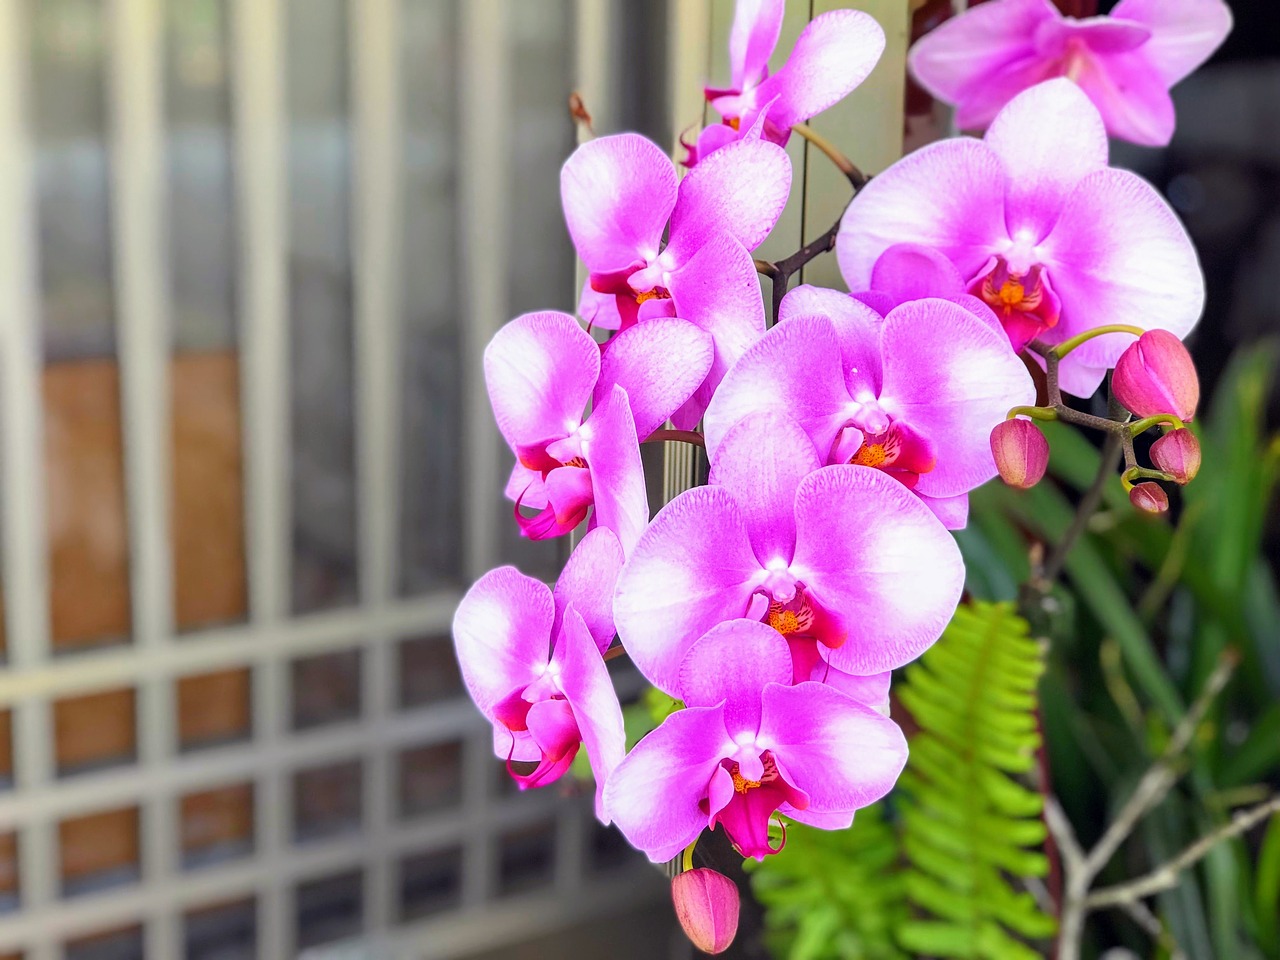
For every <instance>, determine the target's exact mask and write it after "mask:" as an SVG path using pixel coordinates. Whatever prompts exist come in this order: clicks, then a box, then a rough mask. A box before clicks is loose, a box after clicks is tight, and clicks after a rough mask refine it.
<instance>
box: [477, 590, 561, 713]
mask: <svg viewBox="0 0 1280 960" xmlns="http://www.w3.org/2000/svg"><path fill="white" fill-rule="evenodd" d="M554 619H555V605H554V602H553V601H552V598H551V591H550V590H549V589H548V588H547V585H546V584H545V583H543V582H542V581H540V580H535V579H534V578H533V577H526V576H525V575H524V574H522V573H521V572H520V571H519V570H517V569H516V568H515V567H499V568H498V569H496V570H490V571H489V572H488V573H486V574H485V575H484V576H483V577H481V578H480V579H479V580H477V581H476V582H475V584H474V585H473V586H472V587H471V589H470V590H468V591H467V594H466V596H465V597H463V598H462V602H461V603H460V604H458V610H457V612H456V613H455V614H454V616H453V644H454V649H455V651H456V653H457V657H458V667H459V669H460V671H461V673H462V680H463V682H464V683H465V684H466V687H467V691H468V692H469V693H470V694H471V699H472V700H474V701H475V705H476V706H477V707H478V708H479V709H480V712H481V713H482V714H484V716H485V717H486V718H487V719H489V720H491V721H492V720H494V718H495V714H494V709H495V707H496V706H497V705H498V704H499V703H501V702H502V701H504V700H506V699H507V698H508V697H509V696H511V694H512V693H515V692H517V691H519V690H521V689H523V688H524V687H525V686H527V685H528V684H530V683H532V682H533V681H534V680H535V679H536V678H537V677H538V675H539V670H540V669H541V668H543V667H545V666H546V663H547V657H548V656H549V655H550V652H551V624H552V622H553V620H554Z"/></svg>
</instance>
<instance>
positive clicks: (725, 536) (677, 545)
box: [613, 487, 764, 696]
mask: <svg viewBox="0 0 1280 960" xmlns="http://www.w3.org/2000/svg"><path fill="white" fill-rule="evenodd" d="M763 580H764V571H763V570H762V569H761V567H760V564H759V561H757V560H756V558H755V554H754V553H753V552H752V550H751V541H750V539H749V538H748V536H747V527H746V524H745V522H744V521H743V517H742V511H741V510H740V509H739V508H738V505H737V504H736V503H735V502H734V500H733V497H732V496H731V495H730V494H729V492H728V491H727V490H725V489H724V488H722V487H695V488H694V489H693V490H688V491H686V492H685V493H682V494H681V495H680V496H678V497H676V498H675V499H674V500H672V501H671V502H670V503H669V504H667V505H666V506H665V507H663V508H662V510H661V511H659V513H658V515H657V516H656V517H654V518H653V522H652V523H651V524H649V528H648V529H647V530H645V532H644V535H643V536H642V537H641V538H640V542H639V543H638V544H636V547H635V549H634V550H633V551H632V553H631V555H630V556H629V557H628V559H627V564H626V566H624V567H623V568H622V573H621V575H620V576H619V577H618V592H617V593H616V594H615V596H614V603H613V613H614V618H615V619H616V621H617V626H618V633H619V634H620V635H621V637H622V643H623V645H624V646H625V647H626V649H627V654H628V656H629V657H630V658H631V661H632V662H633V663H634V664H635V665H636V667H637V668H638V669H639V670H640V672H641V673H643V674H644V675H645V677H646V678H647V679H648V680H649V682H650V683H652V684H653V685H654V686H656V687H658V688H660V689H662V690H664V691H666V692H667V693H669V694H671V695H672V696H678V695H679V686H680V662H681V661H682V660H683V659H684V655H685V653H686V652H687V651H688V649H689V647H690V646H691V645H692V644H693V643H694V641H695V640H697V639H698V638H699V637H701V636H702V635H703V634H704V633H706V632H707V631H708V630H709V629H711V627H713V626H715V625H716V624H717V623H720V622H721V621H723V620H733V619H736V618H738V617H741V616H742V615H743V613H744V612H745V611H746V609H747V604H748V602H749V601H750V599H751V595H752V593H754V592H755V590H756V588H757V587H758V586H759V584H760V583H762V582H763Z"/></svg>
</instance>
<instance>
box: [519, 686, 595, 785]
mask: <svg viewBox="0 0 1280 960" xmlns="http://www.w3.org/2000/svg"><path fill="white" fill-rule="evenodd" d="M528 723H529V735H530V736H531V737H532V738H533V742H534V743H536V744H537V745H538V749H539V750H541V751H542V756H543V757H544V758H545V759H548V760H553V761H554V760H561V759H563V758H564V757H565V756H566V755H568V754H569V753H570V752H573V753H577V750H578V744H580V743H581V742H582V738H581V736H580V735H579V734H578V724H577V722H576V721H575V720H574V718H573V710H572V709H571V708H570V706H569V704H568V703H567V702H566V701H564V700H539V701H538V702H537V703H535V704H533V705H532V706H531V707H530V708H529V720H528ZM545 782H548V783H549V782H550V780H547V781H545ZM538 785H539V786H541V785H542V783H541V782H540V783H539V784H538Z"/></svg>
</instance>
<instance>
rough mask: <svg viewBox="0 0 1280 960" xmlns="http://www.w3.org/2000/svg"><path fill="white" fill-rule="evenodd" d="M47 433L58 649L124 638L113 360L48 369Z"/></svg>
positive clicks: (125, 577) (125, 591)
mask: <svg viewBox="0 0 1280 960" xmlns="http://www.w3.org/2000/svg"><path fill="white" fill-rule="evenodd" d="M44 429H45V478H46V481H45V486H46V498H47V501H48V524H49V553H50V556H49V564H50V566H49V577H50V592H51V594H52V597H51V603H52V610H51V614H52V620H51V622H50V629H51V631H52V635H53V646H54V649H55V650H68V649H76V648H80V647H86V646H93V645H96V644H100V643H104V642H111V641H113V640H115V641H120V640H124V639H126V638H127V637H128V634H129V626H130V620H129V546H128V534H127V529H128V524H127V523H126V520H125V495H124V452H123V445H122V444H123V437H122V434H121V427H120V377H119V371H118V369H117V367H116V363H115V361H114V360H82V361H76V362H73V363H55V364H50V365H49V366H48V367H47V368H46V369H45V372H44Z"/></svg>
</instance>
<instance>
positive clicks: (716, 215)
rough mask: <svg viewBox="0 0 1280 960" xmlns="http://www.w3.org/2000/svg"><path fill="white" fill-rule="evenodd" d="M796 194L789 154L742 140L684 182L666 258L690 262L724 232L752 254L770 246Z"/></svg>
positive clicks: (713, 156) (766, 143) (673, 215)
mask: <svg viewBox="0 0 1280 960" xmlns="http://www.w3.org/2000/svg"><path fill="white" fill-rule="evenodd" d="M790 194H791V160H790V158H789V157H788V156H787V151H785V150H783V149H782V148H781V147H779V146H778V145H777V144H773V143H770V142H769V141H767V140H759V139H754V140H748V139H743V140H739V141H738V142H736V143H731V144H728V145H726V146H725V147H724V148H723V149H720V150H717V151H715V153H713V154H711V156H709V157H704V158H702V159H701V160H700V161H699V162H698V165H697V166H696V167H694V168H693V169H692V170H690V171H689V174H688V176H686V177H685V178H684V180H683V181H682V182H681V183H680V195H679V199H678V200H677V201H676V206H675V210H673V211H672V213H671V241H670V244H669V245H668V247H667V249H666V251H665V252H664V257H670V258H671V259H672V260H673V262H675V263H677V264H680V263H684V262H685V261H686V260H688V259H689V258H690V257H691V256H693V255H694V254H695V253H696V252H697V251H698V250H699V249H700V248H701V247H702V245H703V244H704V243H706V242H707V241H708V240H710V239H711V238H713V237H714V236H715V235H716V234H718V233H719V232H721V231H724V232H726V233H728V234H729V235H730V236H732V237H733V238H734V239H735V240H737V241H738V242H739V243H741V244H742V245H743V246H744V247H746V248H747V249H748V250H754V249H755V248H756V247H758V246H760V244H761V243H762V242H764V239H765V237H767V236H768V235H769V233H770V231H772V230H773V227H774V225H775V224H776V223H777V222H778V217H780V216H781V215H782V208H783V207H785V206H786V205H787V197H788V196H790Z"/></svg>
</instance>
